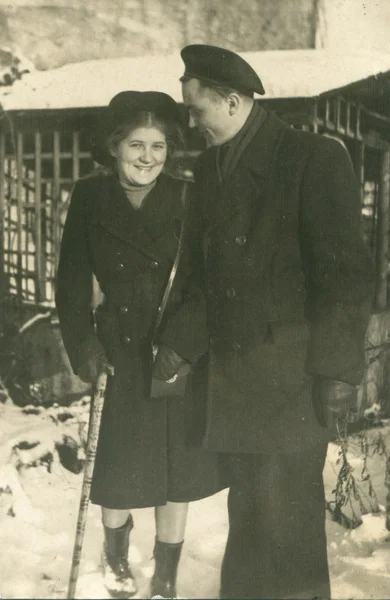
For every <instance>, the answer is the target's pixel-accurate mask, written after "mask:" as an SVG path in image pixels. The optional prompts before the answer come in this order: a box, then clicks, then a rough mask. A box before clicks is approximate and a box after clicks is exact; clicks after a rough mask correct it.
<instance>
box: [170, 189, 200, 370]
mask: <svg viewBox="0 0 390 600" xmlns="http://www.w3.org/2000/svg"><path fill="white" fill-rule="evenodd" d="M188 202H189V209H188V214H187V219H186V227H185V245H186V247H187V249H188V267H189V275H188V277H187V280H186V284H185V289H184V295H183V302H182V303H181V304H180V305H179V307H178V309H177V310H176V311H175V312H173V313H171V314H170V315H169V317H168V318H167V319H166V321H165V323H164V328H163V330H162V332H161V334H160V335H159V341H160V342H162V343H163V344H166V345H167V346H169V347H170V348H172V349H173V350H175V351H176V352H177V353H178V354H180V355H181V356H182V357H183V358H185V359H186V360H188V361H189V362H191V363H194V362H196V361H197V360H198V359H199V358H200V357H201V356H202V355H203V354H205V352H207V349H208V341H209V335H208V330H207V325H206V302H205V294H204V285H203V282H204V277H203V255H202V242H201V223H200V211H199V210H198V208H199V207H198V205H197V199H196V195H195V186H190V189H189V194H188Z"/></svg>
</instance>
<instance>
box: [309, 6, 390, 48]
mask: <svg viewBox="0 0 390 600" xmlns="http://www.w3.org/2000/svg"><path fill="white" fill-rule="evenodd" d="M318 18H319V19H318V21H319V22H318V28H317V34H316V47H318V48H329V49H333V50H335V51H337V52H343V53H348V52H364V51H373V52H376V51H378V52H388V53H390V44H389V39H390V2H389V0H375V1H373V0H364V1H363V0H319V5H318Z"/></svg>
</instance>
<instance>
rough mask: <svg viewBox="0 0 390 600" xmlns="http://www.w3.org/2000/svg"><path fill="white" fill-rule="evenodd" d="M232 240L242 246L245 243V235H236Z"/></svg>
mask: <svg viewBox="0 0 390 600" xmlns="http://www.w3.org/2000/svg"><path fill="white" fill-rule="evenodd" d="M234 241H235V242H236V244H237V246H244V245H245V244H246V237H245V235H238V236H237V237H236V238H235V240H234Z"/></svg>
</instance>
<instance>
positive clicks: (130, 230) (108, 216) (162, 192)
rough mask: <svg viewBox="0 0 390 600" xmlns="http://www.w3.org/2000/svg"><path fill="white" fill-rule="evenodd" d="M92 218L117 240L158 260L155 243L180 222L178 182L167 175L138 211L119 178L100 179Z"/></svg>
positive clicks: (113, 176) (104, 177) (159, 181)
mask: <svg viewBox="0 0 390 600" xmlns="http://www.w3.org/2000/svg"><path fill="white" fill-rule="evenodd" d="M97 179H99V182H98V183H97V185H96V195H95V205H94V210H93V219H94V220H95V221H97V222H98V223H99V224H100V225H101V226H102V227H104V228H105V229H106V230H107V231H109V232H110V233H111V234H112V235H114V236H115V237H117V238H119V239H121V240H122V241H124V242H126V243H127V244H130V245H132V246H134V247H136V248H137V249H138V250H140V251H141V252H143V253H144V254H146V255H147V256H149V257H150V258H152V259H153V260H156V255H155V245H156V240H157V239H158V238H159V237H162V236H163V235H164V234H166V231H167V227H169V228H172V223H173V222H175V220H180V219H181V206H180V202H179V201H178V194H179V192H178V190H179V188H180V185H179V182H178V181H177V180H174V179H172V178H171V177H168V176H166V175H164V174H161V175H160V176H159V178H158V181H157V183H156V185H155V186H154V188H153V189H152V190H151V192H150V193H149V194H148V196H147V197H146V198H145V201H144V202H145V204H144V206H143V207H142V209H141V210H135V209H134V208H133V207H132V206H131V204H130V202H129V200H128V199H127V196H126V193H125V192H124V190H123V188H122V187H121V185H120V183H119V181H118V179H117V177H116V175H106V176H102V177H99V178H97Z"/></svg>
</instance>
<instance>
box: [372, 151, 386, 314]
mask: <svg viewBox="0 0 390 600" xmlns="http://www.w3.org/2000/svg"><path fill="white" fill-rule="evenodd" d="M389 205H390V150H386V151H385V152H383V153H382V157H381V172H380V182H379V205H378V229H377V253H376V263H377V282H376V294H375V304H376V309H377V310H384V309H385V308H386V302H387V278H388V271H389Z"/></svg>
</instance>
